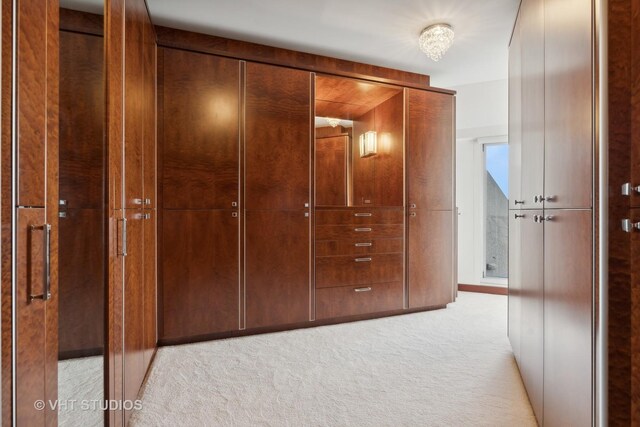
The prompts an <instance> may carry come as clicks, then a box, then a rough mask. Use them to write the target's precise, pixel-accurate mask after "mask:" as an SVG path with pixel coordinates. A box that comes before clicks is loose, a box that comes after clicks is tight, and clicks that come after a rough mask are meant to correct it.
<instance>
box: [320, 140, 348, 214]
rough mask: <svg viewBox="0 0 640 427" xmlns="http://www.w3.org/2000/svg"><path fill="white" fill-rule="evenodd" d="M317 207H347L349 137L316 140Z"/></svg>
mask: <svg viewBox="0 0 640 427" xmlns="http://www.w3.org/2000/svg"><path fill="white" fill-rule="evenodd" d="M315 155H316V158H315V161H316V169H315V170H316V179H315V186H316V206H347V167H348V166H347V165H348V164H347V161H348V155H349V137H348V136H334V137H331V138H318V139H316V152H315Z"/></svg>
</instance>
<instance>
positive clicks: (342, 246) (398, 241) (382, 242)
mask: <svg viewBox="0 0 640 427" xmlns="http://www.w3.org/2000/svg"><path fill="white" fill-rule="evenodd" d="M403 248H404V238H403V237H398V238H391V239H340V240H316V256H317V257H324V256H338V255H367V254H390V253H402V251H403Z"/></svg>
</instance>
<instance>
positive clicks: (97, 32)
mask: <svg viewBox="0 0 640 427" xmlns="http://www.w3.org/2000/svg"><path fill="white" fill-rule="evenodd" d="M60 30H64V31H73V32H75V33H82V34H87V35H93V36H101V37H102V36H104V15H99V14H95V13H87V12H81V11H78V10H71V9H65V8H63V7H61V8H60ZM102 48H103V47H102V46H101V47H100V49H101V50H102ZM61 53H62V51H61Z"/></svg>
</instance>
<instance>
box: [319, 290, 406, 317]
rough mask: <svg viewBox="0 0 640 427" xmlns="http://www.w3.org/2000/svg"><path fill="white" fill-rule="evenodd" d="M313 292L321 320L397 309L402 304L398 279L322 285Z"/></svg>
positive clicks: (401, 291)
mask: <svg viewBox="0 0 640 427" xmlns="http://www.w3.org/2000/svg"><path fill="white" fill-rule="evenodd" d="M368 289H370V290H368ZM316 293H317V297H316V304H317V311H316V316H317V318H318V319H320V320H322V319H331V318H340V317H346V316H354V315H360V314H366V313H381V312H385V311H391V310H400V309H402V304H403V301H402V296H403V287H402V282H401V281H398V282H392V283H376V284H371V285H367V286H364V287H363V286H360V287H358V286H345V287H338V288H325V289H318V290H317V291H316Z"/></svg>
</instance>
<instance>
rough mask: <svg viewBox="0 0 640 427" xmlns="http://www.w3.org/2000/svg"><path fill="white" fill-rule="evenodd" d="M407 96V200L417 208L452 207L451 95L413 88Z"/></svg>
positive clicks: (452, 126) (448, 208)
mask: <svg viewBox="0 0 640 427" xmlns="http://www.w3.org/2000/svg"><path fill="white" fill-rule="evenodd" d="M407 97H408V101H407V102H408V112H407V129H406V132H407V133H406V135H407V181H408V182H407V202H408V203H409V204H410V205H411V204H415V205H416V206H417V208H418V209H429V210H452V209H453V204H454V185H453V182H454V181H453V180H454V169H453V163H454V157H453V156H454V150H453V147H454V144H455V141H454V99H453V97H452V96H450V95H445V94H440V93H432V92H426V91H419V90H414V89H410V90H408V93H407Z"/></svg>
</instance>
